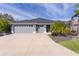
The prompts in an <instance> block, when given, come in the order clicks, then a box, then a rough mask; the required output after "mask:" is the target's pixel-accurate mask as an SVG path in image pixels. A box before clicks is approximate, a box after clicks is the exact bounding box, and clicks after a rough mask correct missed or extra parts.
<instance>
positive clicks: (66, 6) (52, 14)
mask: <svg viewBox="0 0 79 59" xmlns="http://www.w3.org/2000/svg"><path fill="white" fill-rule="evenodd" d="M75 9H76V8H75V4H74V3H16V4H15V3H7V4H6V3H4V4H3V3H0V13H8V14H10V15H12V16H13V17H14V18H15V19H17V20H24V19H33V18H39V17H40V18H46V19H51V20H69V19H70V18H71V17H72V15H73V14H74V13H73V11H74V10H75Z"/></svg>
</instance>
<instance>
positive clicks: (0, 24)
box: [0, 18, 10, 33]
mask: <svg viewBox="0 0 79 59" xmlns="http://www.w3.org/2000/svg"><path fill="white" fill-rule="evenodd" d="M9 29H10V22H9V21H8V20H7V19H6V18H0V32H5V33H6V32H9Z"/></svg>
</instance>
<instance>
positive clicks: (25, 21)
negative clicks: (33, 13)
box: [13, 18, 52, 23]
mask: <svg viewBox="0 0 79 59" xmlns="http://www.w3.org/2000/svg"><path fill="white" fill-rule="evenodd" d="M51 22H52V20H48V19H44V18H36V19H32V20H23V21H14V22H13V23H51Z"/></svg>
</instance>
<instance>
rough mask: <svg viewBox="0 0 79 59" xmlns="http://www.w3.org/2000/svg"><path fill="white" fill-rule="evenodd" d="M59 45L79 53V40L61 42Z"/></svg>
mask: <svg viewBox="0 0 79 59" xmlns="http://www.w3.org/2000/svg"><path fill="white" fill-rule="evenodd" d="M58 43H59V44H61V45H63V46H65V47H67V48H69V49H71V50H73V51H75V52H77V53H79V38H76V39H72V40H64V41H59V42H58Z"/></svg>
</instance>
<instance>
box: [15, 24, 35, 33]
mask: <svg viewBox="0 0 79 59" xmlns="http://www.w3.org/2000/svg"><path fill="white" fill-rule="evenodd" d="M34 30H35V28H34V27H33V25H15V26H14V31H15V33H33V31H34Z"/></svg>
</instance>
